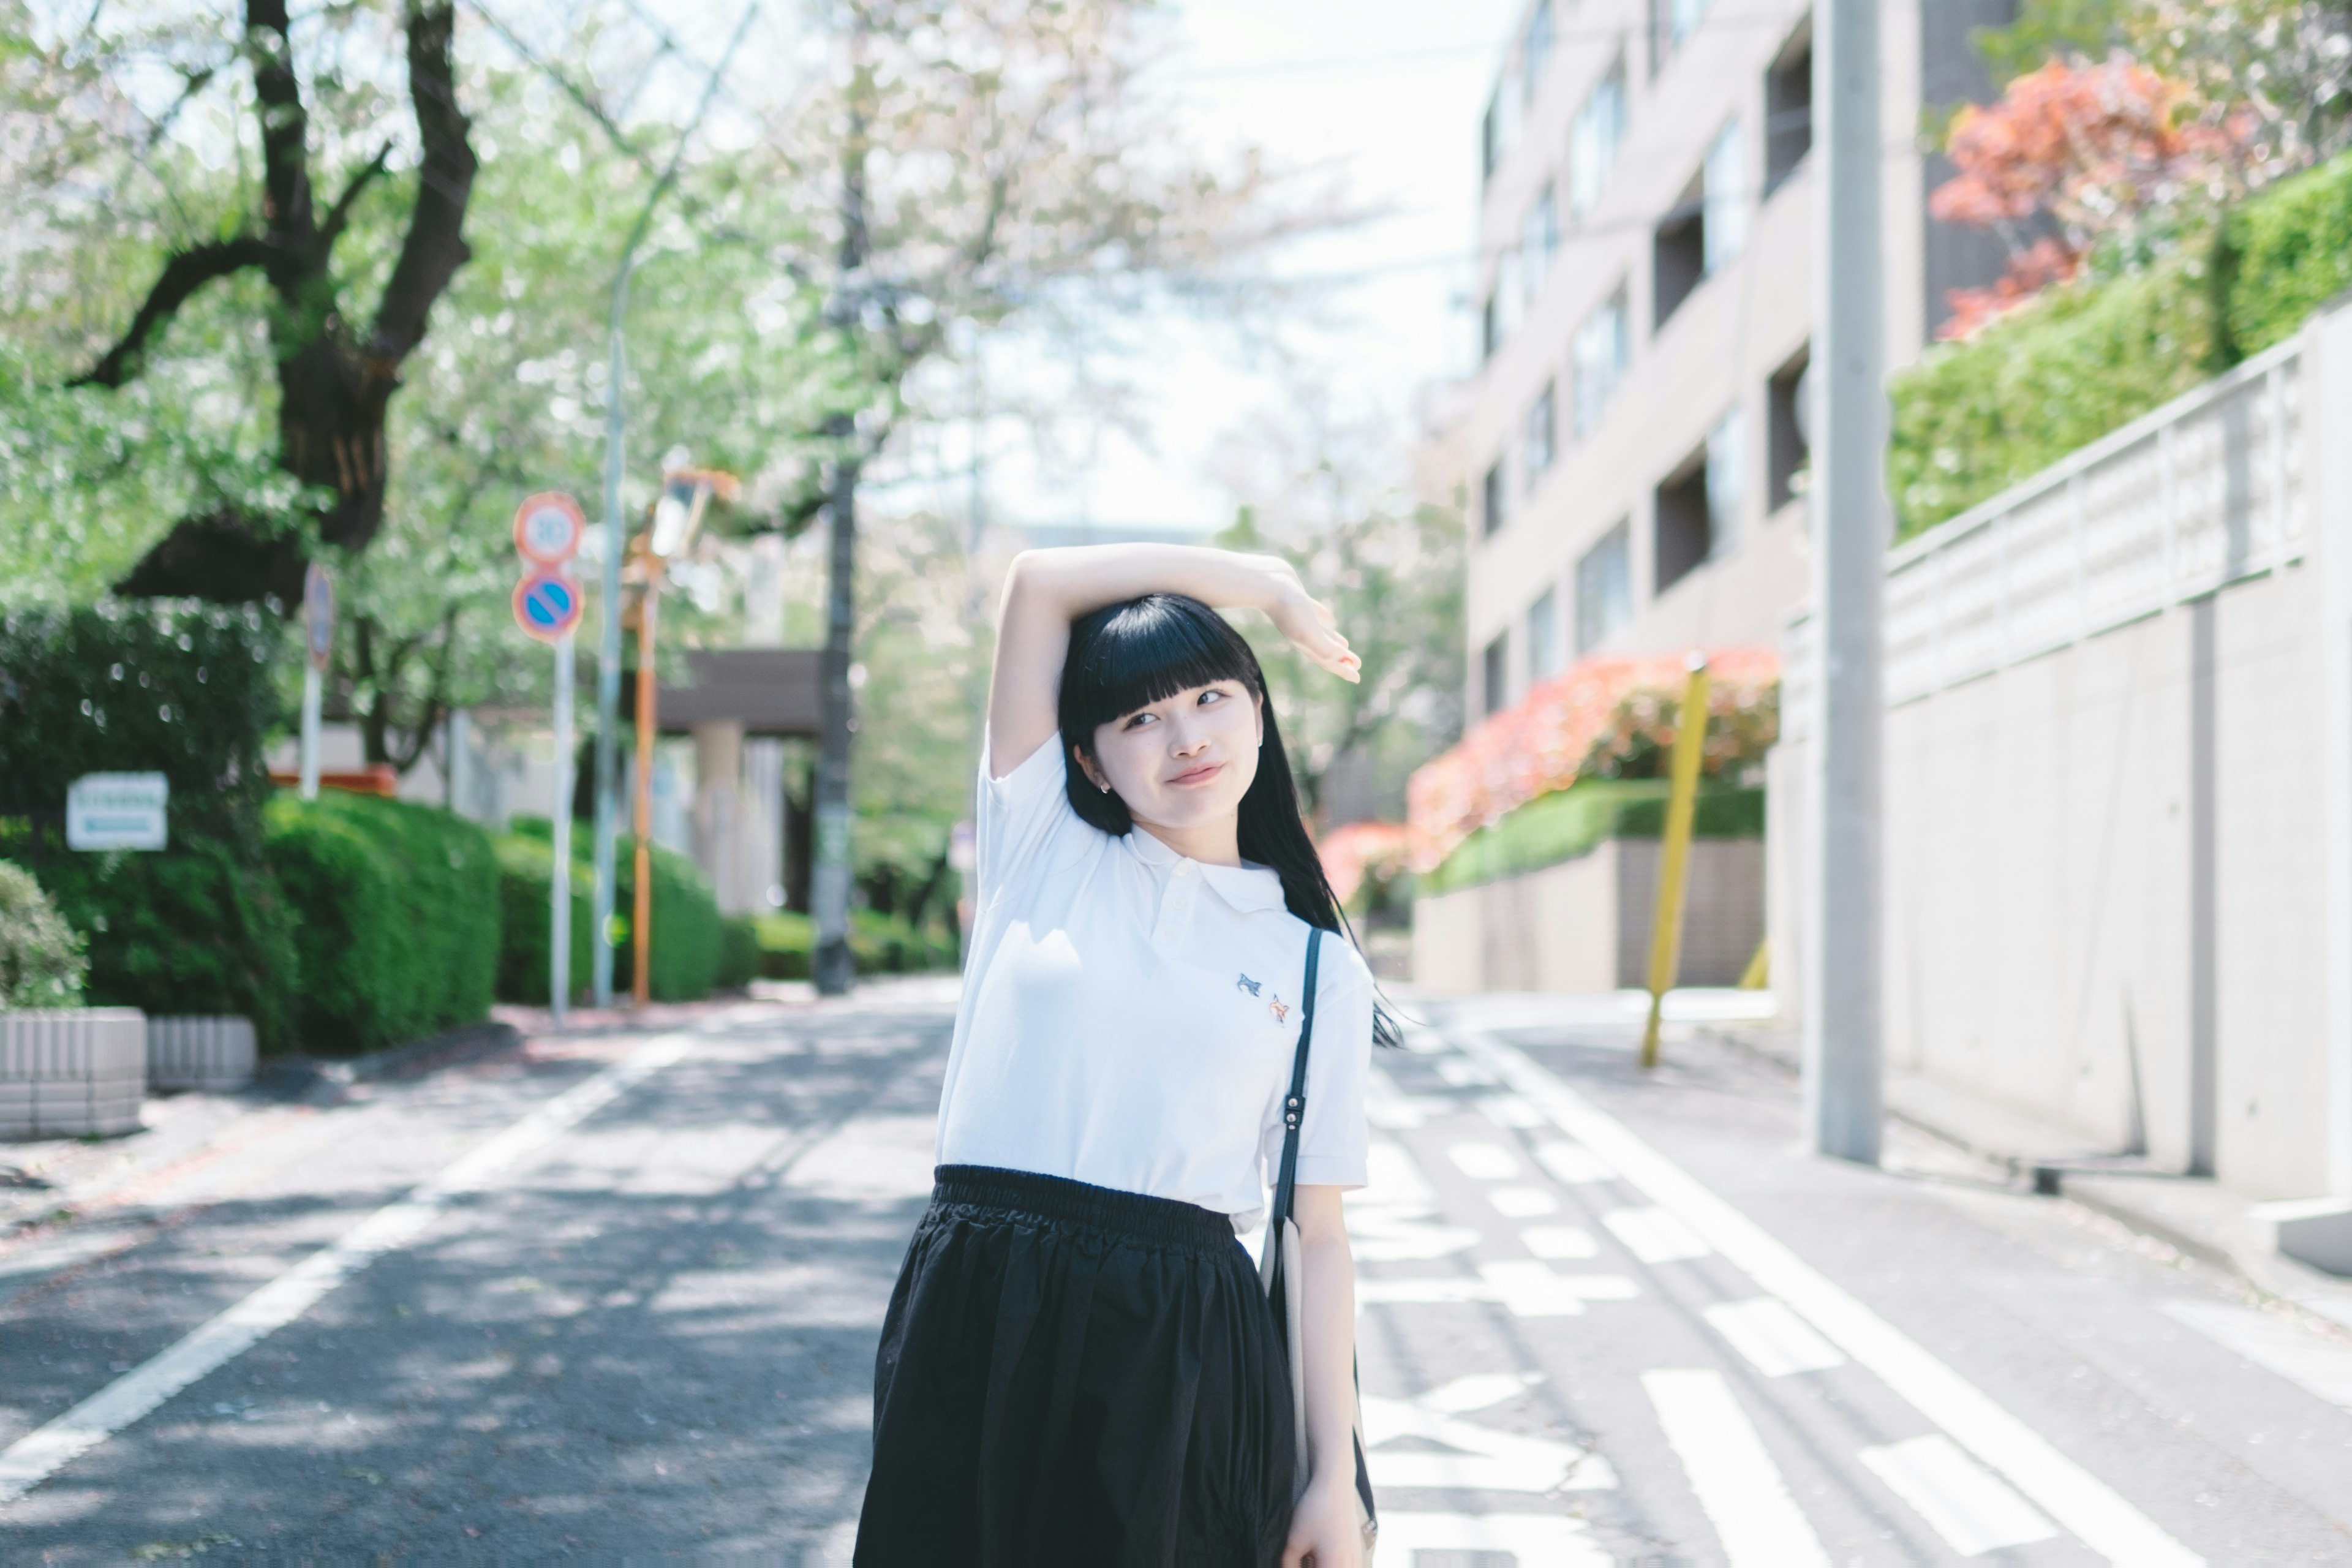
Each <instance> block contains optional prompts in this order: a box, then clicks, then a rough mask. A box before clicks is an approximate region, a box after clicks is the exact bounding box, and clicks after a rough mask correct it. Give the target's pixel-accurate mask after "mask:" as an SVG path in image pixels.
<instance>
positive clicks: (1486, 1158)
mask: <svg viewBox="0 0 2352 1568" xmlns="http://www.w3.org/2000/svg"><path fill="white" fill-rule="evenodd" d="M1445 1157H1446V1158H1447V1159H1449V1160H1452V1161H1453V1162H1454V1167H1455V1168H1456V1169H1457V1170H1459V1171H1460V1172H1461V1173H1463V1174H1464V1175H1465V1176H1468V1177H1471V1178H1472V1179H1474V1180H1475V1181H1481V1182H1507V1181H1509V1180H1510V1179H1511V1178H1512V1177H1513V1176H1516V1175H1517V1174H1518V1173H1519V1162H1518V1158H1517V1156H1516V1155H1514V1154H1513V1153H1512V1152H1510V1151H1509V1150H1508V1149H1506V1148H1504V1147H1503V1146H1502V1145H1501V1144H1500V1143H1456V1144H1454V1146H1453V1147H1452V1148H1450V1149H1448V1150H1446V1151H1445Z"/></svg>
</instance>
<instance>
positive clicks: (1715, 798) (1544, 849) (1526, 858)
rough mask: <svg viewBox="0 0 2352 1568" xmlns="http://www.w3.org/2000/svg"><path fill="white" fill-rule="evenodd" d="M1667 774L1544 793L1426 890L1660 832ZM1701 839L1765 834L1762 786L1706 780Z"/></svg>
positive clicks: (1457, 855) (1494, 827)
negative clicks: (1742, 786)
mask: <svg viewBox="0 0 2352 1568" xmlns="http://www.w3.org/2000/svg"><path fill="white" fill-rule="evenodd" d="M1671 788H1672V786H1671V785H1670V784H1668V783H1667V781H1666V780H1664V779H1585V780H1582V781H1580V782H1579V783H1578V784H1574V785H1572V786H1570V788H1568V789H1564V790H1559V791H1557V792H1555V793H1554V794H1551V795H1538V797H1536V798H1535V799H1534V800H1531V801H1529V802H1528V803H1527V804H1526V805H1522V806H1520V807H1519V808H1518V809H1517V810H1516V811H1513V812H1511V813H1510V814H1508V815H1507V816H1504V817H1503V818H1502V819H1501V820H1500V821H1497V822H1494V823H1490V824H1488V825H1487V826H1485V827H1482V828H1480V829H1479V830H1478V831H1477V832H1475V833H1474V834H1472V835H1471V836H1470V837H1467V838H1465V839H1464V840H1463V841H1462V843H1461V845H1460V846H1459V847H1456V848H1455V849H1454V853H1453V854H1451V855H1448V856H1447V857H1446V858H1445V860H1444V863H1443V864H1442V865H1440V866H1439V867H1438V868H1437V869H1435V870H1434V871H1430V872H1426V873H1424V874H1423V876H1422V877H1421V879H1420V880H1419V885H1418V887H1417V889H1416V891H1417V892H1420V893H1424V894H1428V893H1451V892H1455V891H1458V890H1459V889H1464V888H1474V887H1476V886H1477V885H1478V884H1480V883H1481V882H1493V881H1498V880H1500V879H1503V878H1505V877H1515V876H1517V875H1518V874H1519V873H1521V872H1523V871H1537V870H1541V869H1542V868H1544V867H1546V866H1557V865H1559V863H1560V862H1561V861H1563V860H1573V859H1575V858H1578V857H1579V856H1580V855H1586V854H1590V853H1591V851H1592V850H1593V849H1594V848H1595V847H1597V846H1598V845H1599V844H1600V843H1601V840H1602V839H1604V838H1656V837H1662V836H1663V835H1664V832H1665V822H1666V796H1667V795H1668V793H1669V791H1670V790H1671ZM1691 833H1692V836H1693V837H1698V838H1759V837H1763V833H1764V792H1763V791H1762V790H1760V789H1733V788H1723V787H1718V786H1712V785H1709V786H1704V787H1702V788H1701V789H1700V790H1699V793H1698V800H1697V803H1696V805H1695V806H1694V808H1693V810H1692V813H1691Z"/></svg>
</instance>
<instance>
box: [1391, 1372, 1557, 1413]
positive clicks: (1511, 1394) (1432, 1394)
mask: <svg viewBox="0 0 2352 1568" xmlns="http://www.w3.org/2000/svg"><path fill="white" fill-rule="evenodd" d="M1542 1381H1543V1373H1539V1372H1521V1373H1512V1372H1474V1373H1469V1374H1468V1375H1467V1376H1464V1377H1457V1378H1455V1379H1454V1381H1453V1382H1451V1383H1442V1384H1438V1385H1437V1386H1436V1387H1435V1388H1433V1389H1431V1390H1430V1391H1429V1392H1428V1393H1427V1394H1423V1395H1422V1396H1421V1397H1420V1398H1419V1399H1416V1400H1414V1401H1413V1403H1414V1404H1415V1405H1420V1406H1421V1407H1422V1408H1423V1409H1424V1410H1434V1411H1436V1412H1438V1413H1439V1414H1440V1415H1469V1414H1470V1413H1471V1412H1473V1411H1475V1410H1485V1409H1487V1408H1489V1407H1491V1406H1493V1405H1500V1404H1501V1403H1503V1401H1505V1400H1506V1399H1516V1398H1517V1397H1518V1396H1519V1395H1520V1394H1525V1393H1526V1392H1527V1391H1528V1389H1530V1388H1533V1387H1534V1386H1535V1385H1536V1384H1538V1383H1541V1382H1542Z"/></svg>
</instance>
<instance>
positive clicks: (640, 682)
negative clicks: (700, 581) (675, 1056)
mask: <svg viewBox="0 0 2352 1568" xmlns="http://www.w3.org/2000/svg"><path fill="white" fill-rule="evenodd" d="M645 565H646V587H645V594H644V595H643V596H642V597H641V598H639V599H638V601H637V809H636V839H637V843H636V898H635V903H634V907H633V908H632V909H631V910H630V915H629V921H630V929H629V938H630V942H631V946H630V956H631V958H632V960H633V961H634V967H633V969H632V970H631V972H630V974H629V993H630V994H631V995H632V996H634V997H635V1000H636V1004H637V1005H638V1006H640V1007H643V1006H645V1005H646V1004H648V1003H650V1002H651V1001H652V1000H653V999H654V970H653V935H654V852H653V836H654V720H655V713H654V606H655V605H657V604H659V603H660V602H661V569H662V563H661V559H660V557H658V556H656V554H655V553H654V552H653V551H652V550H651V549H650V548H648V549H647V550H646V552H645Z"/></svg>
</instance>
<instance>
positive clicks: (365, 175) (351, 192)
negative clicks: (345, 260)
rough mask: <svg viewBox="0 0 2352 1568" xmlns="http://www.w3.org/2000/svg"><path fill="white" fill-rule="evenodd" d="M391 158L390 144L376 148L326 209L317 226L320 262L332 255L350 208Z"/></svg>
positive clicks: (346, 221) (348, 216)
mask: <svg viewBox="0 0 2352 1568" xmlns="http://www.w3.org/2000/svg"><path fill="white" fill-rule="evenodd" d="M391 156H392V143H391V142H385V143H384V144H383V146H381V147H379V148H377V149H376V153H375V156H374V157H373V158H371V159H369V160H368V161H367V163H366V165H365V166H364V167H362V169H360V171H359V172H358V173H356V174H353V175H352V177H351V182H350V183H349V184H346V185H344V186H343V194H342V195H340V196H337V197H336V198H335V205H333V206H331V207H329V208H328V209H327V221H326V222H325V223H323V224H320V226H319V259H320V261H321V262H324V261H325V260H326V259H327V258H328V257H330V256H331V255H332V254H333V253H334V249H335V241H336V240H337V239H338V238H340V237H341V235H342V232H343V226H344V225H345V224H347V223H349V222H351V219H352V207H353V206H354V205H357V204H358V202H359V199H360V195H361V193H362V192H363V191H365V190H366V189H367V188H368V186H370V185H371V184H374V183H375V181H376V178H377V176H379V175H381V174H383V165H384V162H385V160H386V159H388V158H390V157H391Z"/></svg>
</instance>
